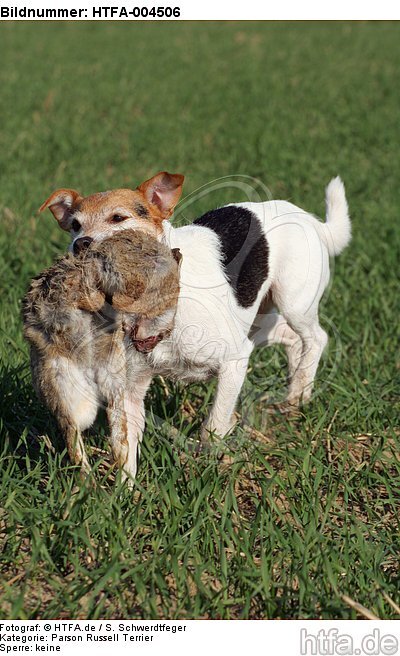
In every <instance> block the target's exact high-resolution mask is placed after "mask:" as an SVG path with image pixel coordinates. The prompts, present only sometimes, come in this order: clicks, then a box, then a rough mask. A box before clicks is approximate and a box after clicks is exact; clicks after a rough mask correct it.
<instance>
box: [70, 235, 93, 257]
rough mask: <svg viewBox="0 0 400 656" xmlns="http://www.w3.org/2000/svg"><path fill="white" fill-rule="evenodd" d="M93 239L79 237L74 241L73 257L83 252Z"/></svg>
mask: <svg viewBox="0 0 400 656" xmlns="http://www.w3.org/2000/svg"><path fill="white" fill-rule="evenodd" d="M92 241H93V239H92V238H91V237H79V239H76V240H75V241H74V248H73V250H74V255H78V254H79V253H81V252H82V251H85V250H86V249H87V248H88V247H89V246H90V244H91V243H92Z"/></svg>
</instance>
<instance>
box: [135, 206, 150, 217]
mask: <svg viewBox="0 0 400 656" xmlns="http://www.w3.org/2000/svg"><path fill="white" fill-rule="evenodd" d="M135 212H136V214H137V215H138V216H141V217H142V218H143V219H147V217H148V216H149V213H148V211H147V210H146V208H145V207H143V205H140V204H139V203H138V204H137V205H135Z"/></svg>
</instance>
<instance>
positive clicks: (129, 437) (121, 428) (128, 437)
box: [109, 376, 151, 485]
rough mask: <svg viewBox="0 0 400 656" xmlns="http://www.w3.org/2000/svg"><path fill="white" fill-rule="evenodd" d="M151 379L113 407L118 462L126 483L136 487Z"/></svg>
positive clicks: (134, 387) (136, 384)
mask: <svg viewBox="0 0 400 656" xmlns="http://www.w3.org/2000/svg"><path fill="white" fill-rule="evenodd" d="M150 382H151V376H146V377H143V378H141V379H138V380H136V381H135V382H134V385H133V384H132V381H130V389H129V390H125V391H124V392H123V394H122V395H121V398H120V399H118V403H117V404H116V405H115V404H110V406H109V422H110V427H111V449H112V452H113V455H114V459H115V460H116V462H117V463H118V465H119V466H120V467H121V469H122V477H123V479H126V478H129V481H128V483H129V485H132V483H133V479H134V478H135V476H136V472H137V457H138V453H139V452H140V443H141V441H142V436H143V431H144V424H145V412H144V398H145V396H146V392H147V390H148V387H149V385H150Z"/></svg>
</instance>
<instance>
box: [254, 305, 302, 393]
mask: <svg viewBox="0 0 400 656" xmlns="http://www.w3.org/2000/svg"><path fill="white" fill-rule="evenodd" d="M251 339H252V340H253V342H254V345H255V346H271V345H272V344H282V346H284V347H285V350H286V356H287V359H288V382H289V384H290V383H291V381H292V380H293V376H294V373H295V371H296V369H297V367H298V365H299V363H300V359H301V354H302V341H301V338H300V336H299V335H297V334H296V333H295V332H294V330H292V328H291V327H290V326H289V324H288V322H287V321H286V319H285V318H284V317H283V316H282V315H281V314H278V312H269V313H268V314H260V315H257V317H256V320H255V322H254V324H253V327H252V331H251Z"/></svg>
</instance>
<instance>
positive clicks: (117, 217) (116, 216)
mask: <svg viewBox="0 0 400 656" xmlns="http://www.w3.org/2000/svg"><path fill="white" fill-rule="evenodd" d="M127 218H128V217H126V216H121V215H120V214H113V216H112V219H111V221H112V222H113V223H121V221H125V219H127Z"/></svg>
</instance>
